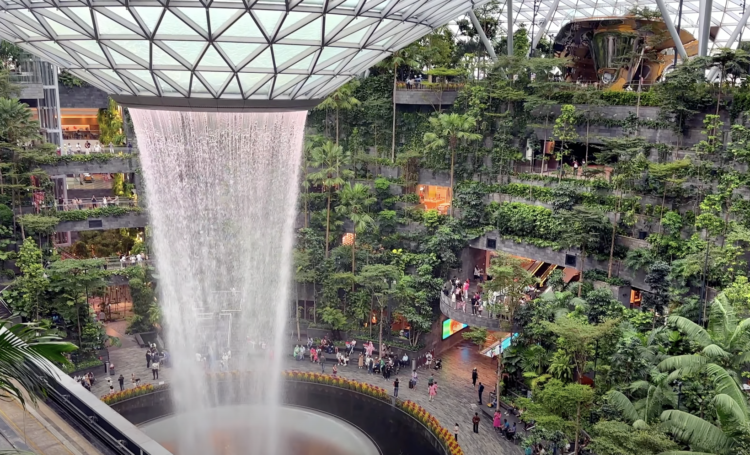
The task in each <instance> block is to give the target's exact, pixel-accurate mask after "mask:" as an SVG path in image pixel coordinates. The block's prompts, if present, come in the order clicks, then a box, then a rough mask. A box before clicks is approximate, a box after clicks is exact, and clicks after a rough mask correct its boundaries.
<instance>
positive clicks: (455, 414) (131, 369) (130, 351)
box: [92, 323, 522, 455]
mask: <svg viewBox="0 0 750 455" xmlns="http://www.w3.org/2000/svg"><path fill="white" fill-rule="evenodd" d="M107 326H108V327H107V333H109V334H111V335H115V336H118V337H121V338H120V339H121V343H122V347H121V348H113V349H111V350H110V359H111V361H112V362H113V363H114V364H115V371H116V375H115V376H114V378H113V383H114V386H115V390H117V389H118V385H117V382H116V378H117V376H119V375H120V373H122V374H123V375H124V376H125V378H126V383H125V385H126V387H128V386H129V385H130V375H131V373H135V374H136V377H139V378H140V379H141V382H142V383H152V384H157V383H160V382H168V381H169V377H170V369H169V368H166V369H162V370H161V371H160V372H159V375H160V378H159V380H153V379H152V375H151V371H150V370H147V369H146V357H145V356H146V350H145V349H142V348H139V347H138V345H137V344H136V343H135V341H134V340H133V337H131V336H128V335H124V325H123V323H110V324H108V325H107ZM290 355H291V349H290ZM442 359H443V369H442V370H440V371H437V372H434V371H433V372H434V378H435V380H436V381H437V382H438V394H437V396H436V397H435V400H434V401H433V402H432V403H430V402H429V396H428V394H427V379H428V378H429V372H428V371H427V370H419V372H418V374H419V380H418V383H417V387H416V388H415V389H409V387H408V379H409V374H407V373H406V371H404V370H402V372H401V374H400V375H399V381H401V387H400V388H399V397H400V398H403V399H408V400H412V401H414V402H416V403H418V404H420V405H421V406H423V407H424V408H425V409H427V410H428V411H429V412H430V413H432V414H433V415H434V416H435V417H436V418H437V419H438V420H439V421H440V423H441V424H442V425H443V426H444V427H446V428H448V429H450V430H451V431H452V430H453V426H454V425H455V424H456V423H458V424H459V427H460V430H459V431H460V432H459V438H458V440H459V444H460V445H461V447H462V448H463V449H464V452H465V453H466V455H489V454H492V455H515V454H521V453H522V450H521V449H520V448H519V447H518V446H516V445H514V444H512V443H510V442H508V441H507V440H505V439H504V438H502V437H500V436H499V435H497V434H495V433H494V431H493V429H492V420H491V419H490V418H489V417H488V416H486V415H484V414H483V413H482V412H481V409H479V405H478V404H477V401H478V396H477V395H478V394H477V391H476V390H475V389H474V387H473V386H472V385H471V369H472V368H474V367H476V368H477V369H478V371H479V381H482V382H484V381H486V383H485V390H484V396H483V399H484V401H485V403H486V402H487V400H489V392H490V391H492V390H493V389H494V382H495V377H496V376H495V368H494V365H492V364H491V362H490V359H488V358H487V357H484V356H482V355H480V354H479V353H478V351H477V348H476V346H474V345H472V344H470V343H468V342H465V343H462V344H459V345H458V346H456V347H455V348H452V349H450V350H449V351H447V352H445V353H444V354H443V355H442ZM332 366H333V364H332V363H330V362H329V363H328V364H327V365H326V372H328V373H330V371H331V367H332ZM286 368H287V369H294V370H302V371H316V372H318V371H320V365H317V364H311V363H310V362H309V361H300V362H296V361H294V360H292V359H291V357H290V358H289V359H288V360H287V364H286ZM339 374H340V375H341V376H343V377H348V378H352V379H357V380H360V381H363V382H368V383H371V384H373V385H377V386H380V387H384V388H386V389H389V390H392V383H393V378H391V380H390V381H386V380H385V379H383V377H382V376H376V375H368V374H367V372H366V371H365V370H359V369H358V368H357V367H356V364H353V365H350V366H348V367H340V368H339ZM99 379H100V380H98V381H96V383H95V384H94V387H93V388H92V393H94V394H95V395H96V396H98V397H101V396H103V395H105V394H106V393H108V392H109V385H108V384H107V382H106V379H105V377H104V375H100V377H99ZM475 412H478V413H479V416H480V418H481V419H482V421H481V423H480V429H479V434H474V433H473V432H472V425H471V418H472V417H473V416H474V413H475ZM503 417H504V418H505V417H506V415H505V413H503ZM511 417H512V416H511ZM508 420H509V421H510V422H513V421H515V419H514V418H509V419H508ZM519 432H521V430H520V429H519Z"/></svg>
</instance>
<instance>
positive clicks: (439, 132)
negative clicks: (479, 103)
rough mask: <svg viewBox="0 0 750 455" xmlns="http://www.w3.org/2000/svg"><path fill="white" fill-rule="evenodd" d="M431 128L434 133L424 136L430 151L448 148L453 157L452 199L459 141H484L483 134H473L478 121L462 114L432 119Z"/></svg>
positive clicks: (441, 115)
mask: <svg viewBox="0 0 750 455" xmlns="http://www.w3.org/2000/svg"><path fill="white" fill-rule="evenodd" d="M429 121H430V128H431V129H432V130H433V131H432V132H428V133H425V134H424V143H425V145H426V146H427V149H428V150H444V149H445V147H446V146H447V147H448V150H449V151H450V157H451V179H450V180H451V181H450V186H451V199H452V198H453V193H454V188H453V171H454V167H455V161H456V147H458V141H459V140H461V141H467V142H470V141H478V140H481V139H482V135H481V134H476V133H473V132H472V131H474V130H476V119H475V118H474V117H471V116H468V115H462V114H440V115H438V116H437V117H430V120H429ZM451 216H453V204H451Z"/></svg>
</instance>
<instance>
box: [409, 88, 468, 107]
mask: <svg viewBox="0 0 750 455" xmlns="http://www.w3.org/2000/svg"><path fill="white" fill-rule="evenodd" d="M457 96H458V92H456V91H451V92H437V91H432V90H396V104H418V105H429V106H439V105H444V106H445V105H450V104H453V103H454V102H455V101H456V97H457Z"/></svg>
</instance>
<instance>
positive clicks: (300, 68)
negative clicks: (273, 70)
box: [284, 53, 315, 73]
mask: <svg viewBox="0 0 750 455" xmlns="http://www.w3.org/2000/svg"><path fill="white" fill-rule="evenodd" d="M314 58H315V54H314V53H313V54H311V55H308V56H307V57H305V58H303V59H302V60H300V61H299V62H297V63H295V64H294V65H292V66H290V67H289V68H286V69H285V70H284V72H285V73H286V72H289V73H298V72H304V73H308V72H309V71H310V66H311V65H312V62H313V59H314Z"/></svg>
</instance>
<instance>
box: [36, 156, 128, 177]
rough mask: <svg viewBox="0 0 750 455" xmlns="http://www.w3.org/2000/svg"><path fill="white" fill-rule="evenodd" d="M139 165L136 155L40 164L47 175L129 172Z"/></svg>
mask: <svg viewBox="0 0 750 455" xmlns="http://www.w3.org/2000/svg"><path fill="white" fill-rule="evenodd" d="M139 166H140V162H139V161H138V156H137V155H133V156H129V157H127V158H112V159H111V160H107V161H104V162H101V161H89V162H80V161H72V162H69V163H60V164H47V165H43V166H41V168H42V170H43V171H44V172H46V173H47V174H49V175H63V174H65V175H72V174H83V173H89V174H113V173H131V172H135V171H136V170H137V169H138V168H139Z"/></svg>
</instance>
